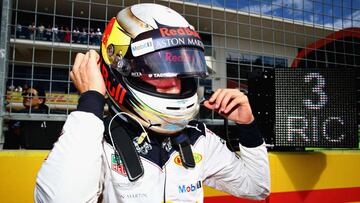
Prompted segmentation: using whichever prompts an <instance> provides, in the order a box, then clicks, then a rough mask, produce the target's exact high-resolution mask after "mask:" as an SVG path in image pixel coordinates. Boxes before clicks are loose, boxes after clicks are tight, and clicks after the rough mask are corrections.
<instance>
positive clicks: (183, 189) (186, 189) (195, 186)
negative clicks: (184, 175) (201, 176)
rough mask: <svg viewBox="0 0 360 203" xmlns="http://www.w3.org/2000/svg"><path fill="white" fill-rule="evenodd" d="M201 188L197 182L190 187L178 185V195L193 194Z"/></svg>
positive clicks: (200, 184)
mask: <svg viewBox="0 0 360 203" xmlns="http://www.w3.org/2000/svg"><path fill="white" fill-rule="evenodd" d="M201 187H202V183H201V181H200V180H199V181H197V182H196V183H195V184H193V183H191V184H190V185H179V193H188V192H194V191H196V190H198V189H200V188H201Z"/></svg>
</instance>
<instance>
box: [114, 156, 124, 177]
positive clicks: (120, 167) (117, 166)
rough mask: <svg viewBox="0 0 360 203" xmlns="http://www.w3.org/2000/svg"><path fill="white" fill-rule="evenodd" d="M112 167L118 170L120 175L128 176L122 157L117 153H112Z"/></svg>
mask: <svg viewBox="0 0 360 203" xmlns="http://www.w3.org/2000/svg"><path fill="white" fill-rule="evenodd" d="M111 169H112V170H114V171H116V172H118V173H119V174H120V175H123V176H126V170H125V166H124V164H123V163H122V161H121V159H120V157H119V156H118V155H116V154H112V155H111Z"/></svg>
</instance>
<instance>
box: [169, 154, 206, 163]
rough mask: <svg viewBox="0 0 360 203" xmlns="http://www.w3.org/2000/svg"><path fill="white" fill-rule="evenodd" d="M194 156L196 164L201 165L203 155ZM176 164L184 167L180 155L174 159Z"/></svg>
mask: <svg viewBox="0 0 360 203" xmlns="http://www.w3.org/2000/svg"><path fill="white" fill-rule="evenodd" d="M193 156H194V160H195V163H200V161H201V160H202V156H201V154H199V153H193ZM174 162H175V164H177V165H179V166H182V163H181V157H180V154H179V155H177V156H176V157H175V158H174Z"/></svg>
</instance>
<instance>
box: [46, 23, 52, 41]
mask: <svg viewBox="0 0 360 203" xmlns="http://www.w3.org/2000/svg"><path fill="white" fill-rule="evenodd" d="M45 38H46V40H47V41H51V40H52V29H51V26H50V25H48V27H47V28H46V31H45Z"/></svg>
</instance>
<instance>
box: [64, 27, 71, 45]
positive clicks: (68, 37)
mask: <svg viewBox="0 0 360 203" xmlns="http://www.w3.org/2000/svg"><path fill="white" fill-rule="evenodd" d="M70 40H71V33H70V30H69V28H68V27H65V36H64V42H67V43H69V42H70Z"/></svg>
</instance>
